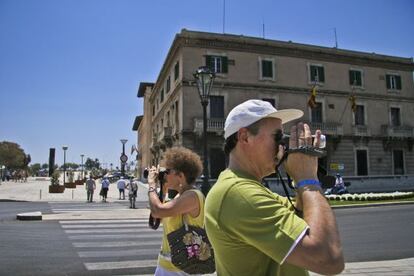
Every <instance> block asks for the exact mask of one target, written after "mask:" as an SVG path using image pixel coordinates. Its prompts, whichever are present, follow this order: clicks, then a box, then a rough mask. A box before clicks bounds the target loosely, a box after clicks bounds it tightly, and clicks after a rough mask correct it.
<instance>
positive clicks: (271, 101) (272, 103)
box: [262, 99, 276, 107]
mask: <svg viewBox="0 0 414 276" xmlns="http://www.w3.org/2000/svg"><path fill="white" fill-rule="evenodd" d="M262 100H263V101H265V102H268V103H270V104H271V105H272V106H273V107H276V106H275V99H262Z"/></svg>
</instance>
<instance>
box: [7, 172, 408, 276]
mask: <svg viewBox="0 0 414 276" xmlns="http://www.w3.org/2000/svg"><path fill="white" fill-rule="evenodd" d="M48 187H49V181H48V180H46V179H44V178H43V179H42V178H39V179H37V180H36V179H35V178H29V179H28V181H27V182H25V183H15V182H2V184H1V185H0V201H6V200H16V201H42V202H59V201H60V202H85V201H86V191H85V188H84V186H83V185H82V186H81V185H79V186H77V188H76V189H65V192H64V193H62V194H49V188H48ZM100 188H101V185H100V181H99V180H98V181H97V188H96V190H95V194H94V201H96V202H98V201H99V190H100ZM146 191H147V186H146V185H145V184H142V183H139V188H138V197H137V201H146V200H147V199H148V198H147V193H146ZM118 198H119V192H118V189H117V187H116V183H111V185H110V186H109V191H108V202H109V204H110V203H111V202H119V201H122V202H125V201H124V200H119V199H118ZM103 204H104V203H103ZM33 211H36V210H33ZM148 216H149V210H148V209H146V208H144V209H125V210H122V212H120V211H119V210H105V211H94V212H88V211H85V212H81V213H79V212H76V213H70V212H69V213H59V214H44V215H43V220H70V219H76V220H79V219H85V220H88V219H112V218H118V219H119V218H121V219H128V218H148ZM310 275H311V276H317V275H319V274H316V273H310ZM340 275H343V276H366V275H382V276H383V275H384V276H397V275H407V276H409V275H411V276H412V275H414V258H408V259H401V260H390V261H376V262H354V263H347V264H346V266H345V270H344V272H343V273H341V274H340Z"/></svg>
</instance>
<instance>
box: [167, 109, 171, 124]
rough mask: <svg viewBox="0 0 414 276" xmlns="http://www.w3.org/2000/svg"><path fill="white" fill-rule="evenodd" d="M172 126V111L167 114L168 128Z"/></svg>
mask: <svg viewBox="0 0 414 276" xmlns="http://www.w3.org/2000/svg"><path fill="white" fill-rule="evenodd" d="M169 126H171V122H170V111H168V112H167V127H169Z"/></svg>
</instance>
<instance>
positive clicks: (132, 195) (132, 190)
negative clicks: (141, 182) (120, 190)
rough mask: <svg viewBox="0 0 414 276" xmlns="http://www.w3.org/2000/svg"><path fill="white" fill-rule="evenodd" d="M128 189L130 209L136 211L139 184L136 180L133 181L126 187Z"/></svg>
mask: <svg viewBox="0 0 414 276" xmlns="http://www.w3.org/2000/svg"><path fill="white" fill-rule="evenodd" d="M126 188H127V189H128V198H129V208H131V209H135V201H136V199H137V192H138V184H137V182H136V181H134V179H131V180H130V181H129V183H128V184H127V185H126Z"/></svg>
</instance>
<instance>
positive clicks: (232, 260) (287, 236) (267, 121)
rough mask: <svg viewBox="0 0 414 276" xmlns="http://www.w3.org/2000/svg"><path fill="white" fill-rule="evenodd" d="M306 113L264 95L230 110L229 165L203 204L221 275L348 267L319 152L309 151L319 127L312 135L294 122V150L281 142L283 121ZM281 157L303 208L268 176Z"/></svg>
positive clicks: (291, 140)
mask: <svg viewBox="0 0 414 276" xmlns="http://www.w3.org/2000/svg"><path fill="white" fill-rule="evenodd" d="M302 115H303V112H302V111H300V110H297V109H286V110H279V111H277V110H276V109H275V108H274V107H273V106H272V105H271V104H269V103H268V102H265V101H262V100H248V101H246V102H244V103H242V104H240V105H238V106H236V107H235V108H233V110H231V111H230V113H229V114H228V116H227V118H226V121H225V126H224V137H225V146H224V151H225V154H226V155H227V156H228V157H229V159H228V160H229V163H228V168H227V169H226V170H224V171H223V172H221V174H220V176H219V178H218V179H217V182H216V183H215V185H213V187H212V189H211V190H210V192H209V193H208V195H207V198H206V206H205V212H206V215H205V224H206V230H207V234H208V237H209V239H210V242H211V243H212V245H213V248H214V253H215V257H216V268H217V275H295V276H301V275H309V274H308V271H313V272H316V273H319V274H323V275H331V274H339V273H340V272H341V271H342V270H343V269H344V258H343V254H342V247H341V242H340V239H339V233H338V227H337V224H336V221H335V216H334V213H333V212H332V209H331V207H330V206H329V203H328V202H327V200H326V199H325V197H324V195H323V192H322V189H321V185H320V182H319V180H318V178H317V169H318V158H317V157H316V156H313V155H310V154H307V153H306V151H308V152H309V151H310V152H311V151H312V150H313V148H314V147H315V148H318V147H319V144H320V141H321V138H320V137H321V132H320V130H317V131H316V133H315V140H314V141H312V135H311V134H312V133H311V131H310V128H309V126H308V125H307V124H304V123H298V124H296V125H293V126H292V127H291V128H290V138H289V150H290V151H291V152H290V153H289V155H288V156H286V155H285V147H284V146H283V145H282V143H281V140H282V137H283V127H282V124H284V123H287V122H289V121H292V120H295V119H298V118H300V117H301V116H302ZM292 149H293V150H295V151H292ZM300 149H305V150H304V151H300ZM286 157H287V158H286ZM282 158H283V159H282ZM285 158H286V159H285ZM281 160H284V161H281ZM280 162H283V163H282V165H283V166H284V169H285V170H286V172H287V173H288V174H289V175H290V176H291V177H292V179H293V184H294V186H295V191H296V204H295V207H296V210H297V211H296V210H295V209H293V206H291V205H290V204H289V201H288V199H287V198H285V197H282V196H280V195H278V194H275V193H273V192H272V191H270V190H269V189H267V188H265V187H264V186H263V184H262V179H263V178H264V177H265V176H267V175H270V174H272V173H275V168H276V166H278V165H280V164H279V163H280Z"/></svg>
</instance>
